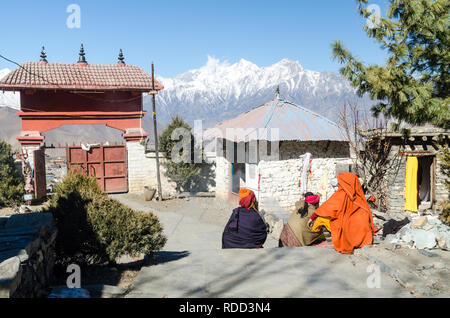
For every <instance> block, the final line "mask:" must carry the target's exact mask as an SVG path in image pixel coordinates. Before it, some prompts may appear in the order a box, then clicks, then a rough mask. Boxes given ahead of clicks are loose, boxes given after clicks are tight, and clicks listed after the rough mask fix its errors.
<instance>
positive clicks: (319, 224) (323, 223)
mask: <svg viewBox="0 0 450 318" xmlns="http://www.w3.org/2000/svg"><path fill="white" fill-rule="evenodd" d="M322 226H325V228H326V229H327V230H328V232H330V233H331V226H330V220H329V219H327V218H323V217H320V216H319V217H317V219H316V220H315V221H314V225H313V227H312V229H311V231H313V232H320V228H321V227H322Z"/></svg>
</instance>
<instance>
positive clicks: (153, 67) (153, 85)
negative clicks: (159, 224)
mask: <svg viewBox="0 0 450 318" xmlns="http://www.w3.org/2000/svg"><path fill="white" fill-rule="evenodd" d="M152 89H153V92H152V97H153V98H152V100H153V135H154V136H155V156H156V157H155V158H156V179H157V181H158V200H159V201H162V190H161V176H160V174H159V150H158V130H157V127H156V90H155V66H154V64H153V62H152Z"/></svg>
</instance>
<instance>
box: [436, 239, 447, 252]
mask: <svg viewBox="0 0 450 318" xmlns="http://www.w3.org/2000/svg"><path fill="white" fill-rule="evenodd" d="M436 241H437V245H438V247H439V248H440V249H445V248H446V245H447V244H446V241H445V238H444V237H442V236H438V237H436Z"/></svg>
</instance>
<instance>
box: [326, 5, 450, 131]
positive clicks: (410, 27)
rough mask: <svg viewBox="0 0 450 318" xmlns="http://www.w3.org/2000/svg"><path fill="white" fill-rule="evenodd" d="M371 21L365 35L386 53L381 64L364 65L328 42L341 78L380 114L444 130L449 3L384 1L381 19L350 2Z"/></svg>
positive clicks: (448, 117) (449, 86) (449, 118)
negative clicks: (367, 97) (365, 96)
mask: <svg viewBox="0 0 450 318" xmlns="http://www.w3.org/2000/svg"><path fill="white" fill-rule="evenodd" d="M356 1H357V2H358V3H359V8H360V14H361V15H362V16H363V17H364V18H368V19H371V20H370V21H371V22H372V23H368V24H366V26H365V27H364V30H365V32H366V33H367V35H368V36H369V37H370V38H373V39H374V40H375V41H376V42H378V43H380V45H381V48H382V49H384V50H387V52H388V59H387V61H386V63H385V64H384V65H382V66H379V65H365V64H364V63H363V62H361V61H359V60H358V59H357V58H355V57H354V56H353V55H352V54H351V53H350V52H349V51H348V50H347V49H345V47H344V46H343V44H342V43H341V42H340V41H335V42H334V43H333V44H332V48H333V57H334V58H335V59H337V60H338V61H339V62H340V63H341V64H343V67H342V68H341V70H340V72H341V74H342V75H343V76H344V77H345V78H347V79H348V80H350V82H351V83H352V85H353V86H354V87H357V88H358V94H359V95H360V96H362V95H363V94H365V93H368V94H369V95H370V97H371V98H372V99H373V100H377V101H380V102H378V103H377V104H376V105H375V106H374V107H373V108H372V111H373V114H374V115H375V116H378V115H379V114H380V113H382V114H384V115H386V116H388V117H392V118H395V119H397V120H398V121H405V122H407V123H410V124H413V125H421V124H425V123H432V124H434V125H435V126H438V127H442V128H446V129H447V128H449V127H450V111H449V110H450V107H449V103H450V97H449V92H450V78H449V72H450V65H449V64H450V32H449V31H450V17H449V10H450V0H414V1H411V0H390V5H389V10H388V13H387V18H382V17H376V16H374V15H372V13H371V11H370V10H369V7H366V6H367V4H368V0H356Z"/></svg>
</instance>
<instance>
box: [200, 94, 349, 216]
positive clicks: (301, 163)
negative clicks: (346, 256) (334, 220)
mask: <svg viewBox="0 0 450 318" xmlns="http://www.w3.org/2000/svg"><path fill="white" fill-rule="evenodd" d="M277 95H278V94H277ZM204 139H205V140H208V139H209V140H211V139H214V140H215V141H216V145H215V146H216V152H217V157H216V177H215V178H216V189H215V191H216V197H219V198H222V199H225V200H228V201H230V202H231V203H233V204H237V203H238V195H237V194H238V192H239V189H240V188H241V187H246V188H250V189H251V190H253V191H254V192H255V194H256V196H257V199H258V201H259V206H260V209H261V210H265V211H266V212H271V213H276V212H281V213H285V212H292V211H293V208H294V206H295V202H296V201H298V200H299V199H300V198H301V197H302V195H303V194H304V193H305V192H307V191H311V192H314V193H317V192H320V194H321V196H322V198H321V202H324V201H325V200H326V199H327V198H329V197H330V196H331V194H332V193H333V192H334V190H333V187H332V186H331V181H332V179H334V178H335V177H336V176H337V174H339V173H340V172H344V171H351V170H352V159H351V154H350V146H349V143H348V141H346V138H345V133H344V130H343V129H341V128H340V127H339V126H338V125H337V124H336V123H334V122H332V121H330V120H328V119H327V118H325V117H323V116H321V115H319V114H316V113H315V112H313V111H311V110H309V109H306V108H304V107H301V106H298V105H296V104H293V103H291V102H288V101H285V100H281V99H279V97H278V96H277V98H276V99H274V100H272V101H270V102H268V103H266V104H264V105H262V106H259V107H256V108H254V109H252V110H250V111H248V112H246V113H243V114H241V115H239V116H237V117H235V118H233V119H230V120H227V121H225V122H223V123H220V124H218V125H217V126H215V127H213V128H210V129H208V130H206V131H205V133H204ZM265 145H267V152H266V147H265ZM307 153H309V154H311V157H310V158H309V157H308V155H307ZM304 167H306V168H304ZM305 177H306V178H305ZM302 179H303V184H302Z"/></svg>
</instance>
